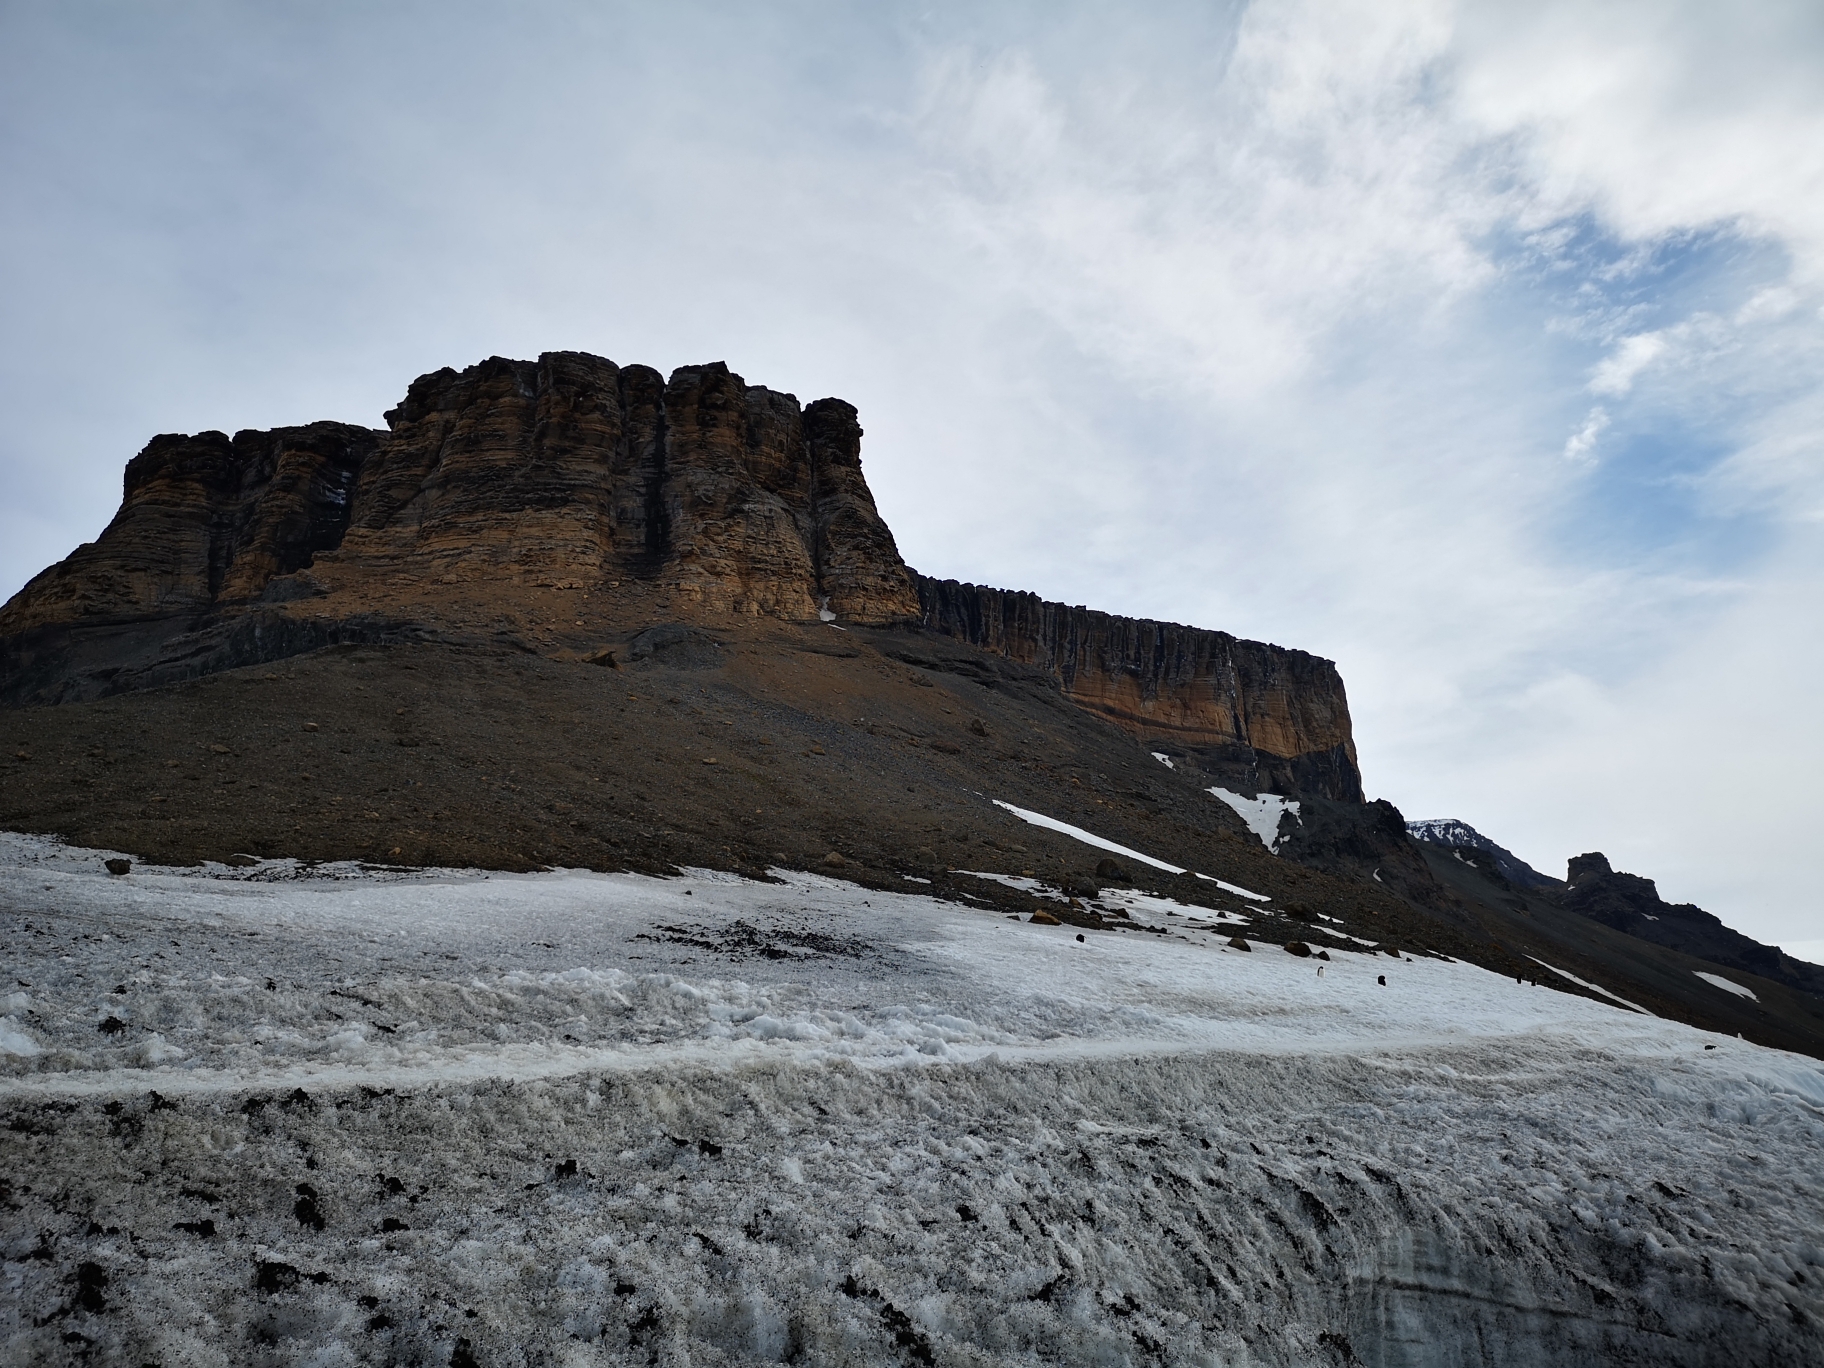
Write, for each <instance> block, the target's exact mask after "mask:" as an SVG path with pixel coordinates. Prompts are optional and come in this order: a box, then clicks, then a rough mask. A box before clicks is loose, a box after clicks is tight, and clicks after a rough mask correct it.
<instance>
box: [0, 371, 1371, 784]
mask: <svg viewBox="0 0 1824 1368" xmlns="http://www.w3.org/2000/svg"><path fill="white" fill-rule="evenodd" d="M386 420H387V424H388V429H387V430H386V431H384V432H379V431H372V430H369V429H367V428H361V427H354V426H350V425H348V424H344V423H314V424H311V425H310V426H308V427H300V428H278V429H274V430H273V431H270V432H253V431H247V432H241V433H237V434H236V435H235V436H234V437H233V438H229V437H226V436H224V435H223V434H221V433H219V432H204V433H199V434H196V435H194V436H175V435H172V436H161V437H156V438H154V439H153V440H152V441H151V443H150V444H148V445H147V447H146V449H145V451H143V452H142V453H141V454H140V455H139V456H137V457H136V458H135V459H134V460H133V461H132V462H131V463H130V464H129V465H128V467H127V475H126V486H125V494H124V498H123V500H122V503H121V509H120V512H119V514H118V515H116V517H115V519H114V521H113V522H112V523H110V524H109V526H108V528H107V529H106V530H105V531H104V532H103V533H102V535H101V537H100V538H99V539H97V541H95V542H94V543H93V544H91V545H87V546H83V547H81V548H79V549H78V550H77V551H76V552H74V553H73V554H72V555H71V556H69V557H68V558H67V559H66V560H64V561H63V562H61V563H60V564H58V565H55V566H52V567H51V568H50V569H48V570H46V571H45V572H44V573H43V574H41V575H39V576H38V577H37V578H35V579H34V580H33V581H32V582H31V583H30V584H28V585H26V587H25V588H24V589H22V590H21V591H20V592H19V594H18V595H17V596H16V597H15V598H14V599H13V601H12V602H11V603H9V604H7V605H6V607H5V608H4V609H3V610H0V703H12V704H19V703H48V702H58V701H68V700H72V699H81V698H93V697H96V696H99V695H101V694H107V693H116V692H120V691H122V690H124V689H132V688H139V687H145V686H148V685H155V684H164V683H171V682H175V681H179V680H182V679H187V678H193V677H195V676H197V675H202V674H209V673H212V672H215V671H219V670H223V669H231V668H234V667H236V666H241V665H247V664H252V663H257V662H260V661H265V660H273V659H277V658H280V657H283V656H286V655H291V654H296V653H298V652H301V651H308V650H313V649H316V648H318V647H322V646H326V645H332V644H338V643H374V642H380V643H386V642H395V641H401V640H413V639H423V638H426V637H430V638H438V639H445V640H458V641H462V640H475V639H482V640H486V641H489V642H494V643H500V644H506V645H509V646H511V647H513V648H515V649H531V650H536V651H540V652H541V653H544V654H551V655H561V654H563V653H565V652H570V653H573V654H578V655H589V654H591V653H596V654H599V653H600V652H602V651H604V650H607V649H609V645H610V638H612V637H614V635H615V634H616V632H622V629H626V628H633V629H636V630H637V629H638V628H639V627H641V626H644V625H649V624H650V623H651V622H654V621H662V620H683V621H696V622H713V621H715V620H718V619H721V620H728V619H730V618H739V617H749V618H756V617H770V618H779V619H786V620H791V621H816V620H817V619H818V618H819V617H826V618H827V620H832V621H836V622H838V623H841V622H851V623H859V624H869V625H887V624H905V625H922V626H924V627H926V628H928V629H931V630H935V631H938V632H942V633H944V634H945V635H948V636H952V637H956V638H959V639H962V640H965V641H968V642H970V643H972V644H974V645H977V646H980V647H982V648H984V649H986V650H988V651H992V652H995V653H998V654H1002V655H1006V656H1009V657H1012V658H1014V659H1017V660H1020V661H1023V662H1026V663H1028V664H1034V665H1037V666H1039V667H1041V668H1043V669H1045V670H1047V671H1049V672H1051V673H1052V674H1054V675H1055V676H1056V678H1057V679H1058V680H1059V682H1060V683H1061V684H1062V686H1063V688H1064V691H1065V693H1066V694H1067V696H1068V697H1070V698H1071V699H1072V700H1073V701H1074V702H1076V703H1078V704H1080V705H1081V706H1083V707H1085V708H1087V709H1089V710H1091V711H1093V712H1095V713H1097V714H1099V715H1101V716H1104V717H1107V718H1109V719H1110V720H1112V721H1114V722H1115V723H1117V724H1118V725H1120V726H1121V727H1123V728H1125V729H1127V730H1128V731H1129V732H1131V733H1133V734H1135V735H1136V736H1139V737H1142V738H1153V739H1157V740H1160V741H1161V742H1164V743H1168V744H1170V745H1172V746H1173V747H1174V748H1178V749H1180V750H1183V751H1185V752H1187V753H1189V754H1192V755H1194V756H1195V757H1196V758H1197V759H1198V760H1199V761H1201V762H1202V763H1203V765H1204V767H1205V768H1207V769H1208V770H1210V771H1211V772H1212V773H1213V774H1214V775H1215V776H1216V777H1218V778H1219V779H1221V780H1223V781H1225V782H1229V783H1232V784H1238V785H1241V786H1243V787H1245V788H1247V789H1248V790H1249V791H1250V792H1252V791H1254V790H1256V789H1267V790H1272V791H1275V792H1282V791H1283V792H1296V793H1301V794H1307V795H1310V796H1314V797H1323V798H1334V799H1340V800H1342V801H1344V802H1349V803H1354V802H1359V801H1360V800H1361V796H1362V791H1361V778H1360V775H1359V772H1358V771H1357V768H1356V761H1355V747H1354V743H1353V740H1352V739H1351V736H1350V726H1349V707H1348V702H1347V700H1346V698H1345V697H1344V693H1343V685H1342V680H1341V678H1340V677H1339V676H1338V674H1337V672H1336V667H1335V666H1334V665H1332V664H1331V663H1330V662H1329V661H1327V660H1320V659H1318V658H1317V657H1315V656H1311V655H1307V654H1305V653H1304V652H1301V651H1289V650H1284V649H1281V648H1279V647H1276V646H1268V645H1264V644H1262V643H1260V642H1250V641H1239V640H1237V639H1236V638H1234V637H1232V636H1230V635H1228V634H1227V633H1224V632H1213V631H1204V630H1202V629H1199V628H1193V627H1182V626H1178V625H1176V624H1172V623H1159V622H1151V621H1144V620H1136V619H1132V618H1122V617H1114V616H1111V615H1109V614H1107V613H1096V612H1091V611H1089V610H1087V609H1083V608H1067V607H1065V606H1064V605H1062V604H1054V603H1046V602H1043V601H1042V600H1040V599H1039V598H1038V597H1037V596H1035V595H1032V594H1019V593H1009V592H1006V591H1002V590H994V589H984V588H980V587H978V586H975V585H965V584H958V583H956V582H955V581H951V580H932V579H926V578H923V577H921V576H917V575H915V574H914V573H913V572H912V571H910V570H909V569H907V567H906V565H905V563H904V561H902V560H901V558H900V555H899V550H898V548H897V547H896V545H895V544H894V540H893V534H892V532H891V531H890V530H889V529H888V527H887V525H886V523H885V522H884V521H883V520H882V519H881V517H880V514H879V511H878V510H877V509H876V508H875V505H874V498H873V495H872V494H871V493H870V492H869V489H868V484H867V480H866V478H865V477H864V476H863V474H862V468H861V438H862V428H861V424H860V422H859V421H858V418H857V415H856V412H855V409H854V408H853V407H852V406H850V405H849V404H846V403H844V402H843V401H842V400H840V399H819V400H817V401H816V402H814V403H812V404H809V405H800V404H799V402H798V400H797V399H796V398H795V397H794V396H792V395H790V394H781V393H779V392H777V391H774V390H770V389H766V388H764V387H762V386H758V385H749V384H748V383H747V382H746V381H744V380H743V379H742V378H741V377H740V376H739V375H736V374H734V373H733V372H732V371H730V370H729V369H728V367H727V366H726V365H723V364H722V363H720V362H716V363H713V364H709V365H701V366H685V367H682V368H680V369H679V370H677V371H674V372H673V373H672V375H671V377H670V378H669V379H666V378H665V377H663V376H661V375H660V374H659V372H657V371H655V370H653V369H651V368H650V367H647V366H637V365H630V366H621V365H617V364H615V363H614V362H613V361H609V360H607V359H606V358H604V357H600V356H591V355H588V354H586V353H582V352H547V353H545V354H544V355H543V356H540V357H539V358H538V359H537V360H536V361H514V360H508V359H505V358H502V357H491V358H489V359H488V360H486V361H483V362H481V363H480V364H479V365H475V366H471V367H469V368H468V369H467V370H463V371H455V370H449V369H444V370H440V371H435V372H433V373H431V374H429V375H424V376H421V377H419V378H418V379H417V380H416V381H414V382H413V383H412V385H411V388H410V389H409V391H408V392H407V394H406V396H405V398H404V400H403V401H402V402H401V403H400V404H399V405H398V407H396V408H394V409H393V410H391V411H390V412H389V413H388V414H387V415H386ZM623 634H624V632H623Z"/></svg>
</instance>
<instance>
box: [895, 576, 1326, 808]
mask: <svg viewBox="0 0 1824 1368" xmlns="http://www.w3.org/2000/svg"><path fill="white" fill-rule="evenodd" d="M916 582H917V585H918V596H919V603H920V606H921V608H922V609H923V620H924V625H925V626H926V627H927V628H929V629H930V630H932V631H936V632H941V633H943V634H945V635H947V636H952V637H956V638H959V639H961V640H963V641H967V642H970V643H971V644H973V645H976V646H980V647H983V648H984V649H986V650H990V651H995V652H998V653H1000V654H1002V655H1005V656H1008V657H1010V658H1012V659H1014V660H1019V661H1022V662H1025V663H1026V664H1030V665H1035V666H1038V667H1040V668H1042V669H1045V670H1048V671H1050V672H1051V673H1053V674H1054V675H1056V676H1057V678H1058V679H1059V680H1060V682H1061V683H1062V684H1063V687H1064V691H1065V693H1066V694H1068V695H1069V696H1070V697H1071V698H1072V699H1073V700H1074V701H1075V702H1076V703H1078V704H1080V705H1081V706H1083V707H1085V708H1087V709H1089V710H1090V711H1092V712H1096V713H1100V714H1101V715H1102V716H1104V717H1106V718H1108V719H1109V720H1110V721H1112V722H1114V723H1115V724H1116V725H1118V726H1120V727H1122V728H1123V729H1124V730H1126V731H1128V732H1129V733H1131V734H1132V735H1133V736H1135V737H1137V738H1138V739H1140V740H1142V741H1149V742H1157V743H1160V744H1163V745H1164V746H1166V747H1168V748H1169V749H1170V750H1172V751H1174V752H1176V753H1178V754H1180V755H1183V756H1186V757H1189V758H1191V759H1193V760H1194V762H1195V763H1196V764H1198V765H1199V766H1200V767H1201V768H1203V769H1204V770H1206V771H1207V772H1208V773H1210V774H1211V775H1213V776H1214V777H1215V778H1216V779H1217V780H1218V782H1223V783H1226V784H1228V785H1230V786H1240V787H1242V788H1245V789H1246V790H1247V791H1248V792H1250V793H1252V792H1256V791H1259V790H1263V789H1264V790H1270V791H1273V792H1276V793H1291V794H1309V795H1312V796H1316V797H1323V798H1331V799H1336V800H1340V801H1342V802H1347V803H1359V802H1361V801H1362V778H1361V772H1360V770H1359V769H1357V767H1356V760H1355V741H1354V739H1353V737H1352V736H1351V734H1350V725H1349V702H1348V699H1347V697H1346V696H1345V694H1344V692H1343V679H1342V676H1341V675H1340V674H1338V673H1337V669H1336V666H1335V665H1334V664H1332V663H1331V662H1330V661H1328V660H1324V659H1322V658H1320V657H1318V656H1314V655H1308V654H1306V653H1305V652H1303V651H1294V650H1287V649H1285V648H1284V647H1280V646H1270V645H1267V644H1265V643H1264V642H1259V641H1243V640H1240V639H1239V638H1236V637H1233V636H1230V635H1229V634H1228V633H1227V632H1214V631H1209V630H1206V629H1204V628H1201V627H1185V626H1181V625H1180V624H1178V623H1175V622H1155V621H1152V620H1151V619H1147V618H1125V617H1116V616H1114V615H1113V614H1110V613H1100V612H1096V611H1094V610H1092V609H1089V608H1082V607H1076V608H1073V607H1069V606H1067V605H1065V604H1062V603H1049V602H1047V601H1045V600H1044V599H1041V598H1040V597H1039V596H1038V595H1037V594H1028V593H1021V592H1018V591H1015V590H1009V589H990V588H987V587H985V586H983V585H977V584H959V583H958V582H957V581H955V580H937V579H930V578H928V577H926V576H923V575H920V576H918V577H917V581H916Z"/></svg>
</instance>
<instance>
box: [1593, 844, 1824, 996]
mask: <svg viewBox="0 0 1824 1368" xmlns="http://www.w3.org/2000/svg"><path fill="white" fill-rule="evenodd" d="M1566 882H1567V885H1568V886H1567V887H1566V888H1565V890H1564V893H1563V895H1562V901H1563V903H1564V906H1565V907H1567V908H1569V909H1570V910H1571V911H1572V912H1576V913H1578V914H1579V915H1580V916H1585V917H1588V918H1590V920H1592V921H1598V922H1601V923H1602V924H1603V925H1604V926H1612V927H1614V928H1615V929H1616V930H1617V931H1625V932H1627V933H1628V934H1629V935H1630V936H1637V937H1639V938H1640V939H1641V940H1646V941H1652V942H1653V943H1654V944H1655V945H1664V946H1666V947H1668V948H1670V949H1673V950H1678V951H1682V952H1683V953H1684V954H1687V955H1694V956H1696V957H1697V958H1698V959H1705V960H1709V961H1710V962H1711V963H1712V964H1720V965H1723V966H1725V967H1726V968H1731V969H1740V970H1743V971H1745V972H1747V973H1750V974H1759V975H1760V976H1761V977H1762V978H1765V979H1772V980H1773V981H1774V982H1775V983H1784V984H1785V985H1787V987H1789V988H1797V989H1799V990H1800V991H1801V992H1806V993H1816V994H1817V995H1819V996H1820V997H1824V967H1820V966H1818V965H1815V964H1807V963H1805V961H1803V960H1796V959H1794V958H1793V957H1792V956H1791V955H1788V954H1787V953H1786V952H1785V951H1783V950H1781V949H1780V948H1779V947H1778V946H1773V945H1762V944H1761V943H1760V942H1759V941H1757V940H1751V939H1750V938H1749V937H1747V936H1744V935H1743V934H1742V933H1741V932H1740V931H1736V930H1734V929H1732V928H1730V927H1728V926H1725V925H1723V923H1722V921H1721V920H1720V919H1719V918H1718V917H1716V916H1715V915H1714V914H1712V913H1709V912H1706V911H1704V909H1703V908H1701V907H1698V906H1696V905H1694V904H1692V903H1669V902H1666V901H1664V900H1663V899H1661V897H1660V896H1659V888H1658V885H1656V884H1655V883H1654V882H1653V880H1651V879H1646V878H1642V877H1641V876H1640V875H1638V874H1624V873H1621V872H1619V871H1618V870H1616V869H1614V868H1613V867H1611V866H1610V864H1609V861H1608V859H1607V857H1606V856H1604V855H1602V854H1601V853H1600V852H1591V853H1589V854H1586V855H1575V856H1572V858H1571V861H1570V865H1569V868H1568V870H1567V871H1566Z"/></svg>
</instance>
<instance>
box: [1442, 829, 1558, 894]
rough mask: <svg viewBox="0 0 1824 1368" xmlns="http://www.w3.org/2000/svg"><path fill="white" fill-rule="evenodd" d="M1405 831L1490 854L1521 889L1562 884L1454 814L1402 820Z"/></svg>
mask: <svg viewBox="0 0 1824 1368" xmlns="http://www.w3.org/2000/svg"><path fill="white" fill-rule="evenodd" d="M1406 834H1407V835H1409V836H1411V837H1412V839H1413V840H1415V841H1423V842H1424V843H1425V844H1426V845H1435V846H1443V847H1445V848H1447V849H1448V848H1450V847H1453V846H1454V847H1461V848H1462V849H1463V850H1466V851H1477V850H1479V851H1482V852H1484V853H1485V854H1487V855H1489V856H1490V857H1491V860H1490V863H1492V864H1493V865H1494V867H1495V869H1496V870H1497V871H1499V873H1500V874H1501V876H1502V877H1503V878H1505V879H1507V880H1509V881H1511V882H1513V883H1517V884H1519V885H1521V886H1522V887H1525V888H1559V887H1562V884H1561V883H1560V882H1559V881H1558V880H1557V879H1554V878H1553V877H1552V876H1551V875H1550V874H1541V873H1540V872H1539V871H1538V870H1536V869H1534V868H1533V867H1532V866H1531V865H1529V864H1528V863H1527V862H1526V861H1525V860H1523V859H1521V858H1520V857H1519V856H1518V855H1516V854H1514V852H1513V851H1511V850H1509V849H1507V848H1506V847H1505V846H1499V845H1496V844H1495V843H1494V841H1492V840H1490V839H1489V838H1488V837H1487V836H1484V835H1483V834H1482V833H1481V832H1479V831H1477V830H1476V829H1475V828H1474V827H1472V826H1471V825H1470V824H1469V823H1468V822H1464V821H1459V820H1458V819H1457V818H1455V817H1428V818H1424V819H1422V820H1420V821H1416V822H1408V823H1406Z"/></svg>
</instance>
